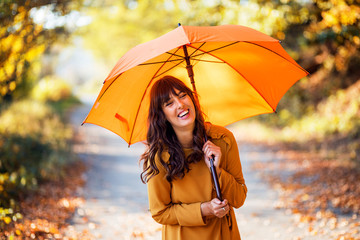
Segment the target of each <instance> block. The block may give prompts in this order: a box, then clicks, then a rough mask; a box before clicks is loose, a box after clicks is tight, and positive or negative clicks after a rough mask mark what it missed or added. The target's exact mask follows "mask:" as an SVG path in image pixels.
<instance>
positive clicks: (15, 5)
mask: <svg viewBox="0 0 360 240" xmlns="http://www.w3.org/2000/svg"><path fill="white" fill-rule="evenodd" d="M81 4H82V0H66V1H61V0H38V1H30V0H3V1H1V2H0V23H1V25H0V49H1V50H0V96H1V97H0V102H2V101H4V100H10V99H12V98H14V95H16V93H17V92H19V93H18V95H19V94H21V95H22V94H25V93H26V91H28V89H29V88H30V86H28V85H29V84H30V82H31V81H30V78H31V76H30V75H31V72H32V71H33V70H34V69H35V68H40V67H41V66H39V65H36V64H33V63H34V62H35V60H36V59H37V58H38V57H39V56H40V55H41V54H42V53H44V51H46V50H47V49H48V47H49V46H51V45H52V44H53V43H54V42H56V41H61V40H64V39H66V37H67V36H68V34H69V29H68V28H67V27H66V25H65V23H62V24H61V23H59V22H58V23H56V24H55V23H54V24H52V25H51V24H48V25H46V22H44V21H43V19H41V16H42V18H46V17H49V15H51V16H53V17H54V18H55V19H56V18H60V17H65V16H67V15H69V14H70V13H71V11H72V10H74V9H78V8H79V7H80V6H81ZM39 16H40V18H39Z"/></svg>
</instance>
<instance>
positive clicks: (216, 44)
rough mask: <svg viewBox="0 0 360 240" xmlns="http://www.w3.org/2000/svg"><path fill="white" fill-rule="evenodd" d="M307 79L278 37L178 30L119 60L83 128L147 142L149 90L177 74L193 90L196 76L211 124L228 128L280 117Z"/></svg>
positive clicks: (225, 29) (221, 29)
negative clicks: (288, 97) (293, 90)
mask: <svg viewBox="0 0 360 240" xmlns="http://www.w3.org/2000/svg"><path fill="white" fill-rule="evenodd" d="M307 74H308V72H307V71H306V70H304V69H303V68H301V67H300V66H299V65H298V64H297V63H296V62H295V61H294V60H293V59H292V58H291V57H290V56H289V55H288V54H287V53H286V51H285V50H284V49H283V48H282V47H281V45H280V42H279V40H276V39H274V38H272V37H270V36H268V35H265V34H263V33H261V32H259V31H256V30H254V29H251V28H248V27H244V26H238V25H225V26H212V27H194V26H179V27H178V28H176V29H174V30H172V31H171V32H168V33H167V34H165V35H163V36H161V37H159V38H157V39H154V40H152V41H149V42H147V43H144V44H140V45H138V46H136V47H134V48H132V49H131V50H130V51H128V52H127V53H126V54H125V55H124V56H123V57H122V58H120V60H119V61H118V62H117V64H116V65H115V67H114V68H113V69H112V71H111V72H110V74H109V76H108V77H107V78H106V79H105V82H104V85H103V87H102V89H101V91H100V94H99V95H98V97H97V99H96V101H95V104H94V105H93V107H92V109H91V111H90V113H89V114H88V116H87V118H86V119H85V120H84V122H83V123H93V124H96V125H99V126H102V127H104V128H106V129H109V130H111V131H113V132H114V133H116V134H118V135H120V136H121V137H122V138H123V139H124V140H125V141H126V142H127V143H128V144H129V145H131V144H133V143H136V142H139V141H143V140H145V139H146V133H147V114H148V108H149V92H150V89H151V87H152V85H153V84H154V82H156V80H157V79H159V78H161V77H162V76H164V75H172V76H174V77H177V78H179V79H182V80H183V81H184V82H185V83H186V84H187V85H188V86H190V81H189V80H188V78H189V76H190V79H191V81H192V82H194V78H195V80H196V91H197V93H198V94H199V96H200V103H201V106H202V107H203V110H204V113H205V114H206V115H207V116H208V119H207V120H209V121H211V122H212V123H213V124H217V125H222V126H226V125H229V124H231V123H233V122H236V121H238V120H241V119H244V118H247V117H251V116H255V115H258V114H263V113H271V112H275V110H276V106H277V104H278V102H279V101H280V99H281V97H282V96H283V95H284V94H285V92H286V91H287V90H288V89H289V88H290V87H291V86H292V85H293V84H294V83H295V82H296V81H297V80H299V79H300V78H302V77H304V76H306V75H307ZM193 88H194V90H195V85H194V84H193Z"/></svg>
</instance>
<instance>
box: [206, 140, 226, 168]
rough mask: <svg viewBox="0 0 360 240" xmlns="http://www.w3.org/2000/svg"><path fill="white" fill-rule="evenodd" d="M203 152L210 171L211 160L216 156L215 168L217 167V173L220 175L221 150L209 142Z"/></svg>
mask: <svg viewBox="0 0 360 240" xmlns="http://www.w3.org/2000/svg"><path fill="white" fill-rule="evenodd" d="M202 150H203V152H204V155H205V156H204V158H205V163H206V165H207V166H208V168H209V169H210V160H209V159H210V158H211V156H212V155H214V166H215V167H216V170H217V173H218V174H219V175H220V172H219V171H220V169H219V166H220V160H221V148H220V147H218V146H216V145H215V144H213V143H212V142H210V141H207V142H206V143H205V144H204V146H203V149H202Z"/></svg>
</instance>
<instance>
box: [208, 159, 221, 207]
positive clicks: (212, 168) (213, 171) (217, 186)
mask: <svg viewBox="0 0 360 240" xmlns="http://www.w3.org/2000/svg"><path fill="white" fill-rule="evenodd" d="M209 160H210V172H211V176H212V179H213V181H214V185H215V191H216V196H217V198H218V199H219V200H220V201H222V200H223V199H222V196H221V190H220V184H219V179H218V175H217V173H216V168H215V166H214V155H212V156H211V158H210V159H209Z"/></svg>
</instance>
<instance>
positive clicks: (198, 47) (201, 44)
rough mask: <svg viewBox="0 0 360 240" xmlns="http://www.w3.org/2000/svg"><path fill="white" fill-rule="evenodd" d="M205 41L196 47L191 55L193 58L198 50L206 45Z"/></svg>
mask: <svg viewBox="0 0 360 240" xmlns="http://www.w3.org/2000/svg"><path fill="white" fill-rule="evenodd" d="M205 43H206V42H203V43H202V44H201V45H200V46H199V47H198V48H196V49H195V51H194V52H192V53H191V54H190V56H189V57H190V58H191V57H192V56H193V55H194V54H195V53H196V52H197V51H198V50H200V48H201V47H202V46H204V45H205Z"/></svg>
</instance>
